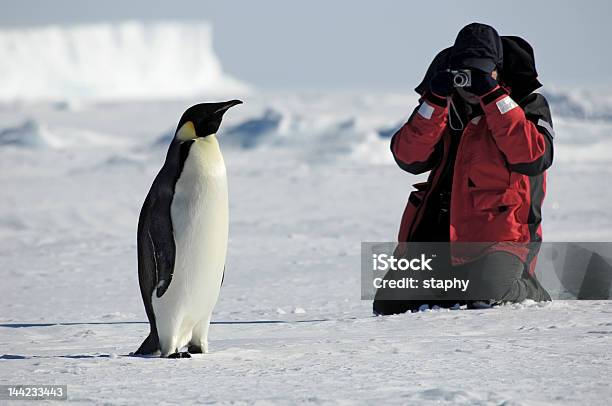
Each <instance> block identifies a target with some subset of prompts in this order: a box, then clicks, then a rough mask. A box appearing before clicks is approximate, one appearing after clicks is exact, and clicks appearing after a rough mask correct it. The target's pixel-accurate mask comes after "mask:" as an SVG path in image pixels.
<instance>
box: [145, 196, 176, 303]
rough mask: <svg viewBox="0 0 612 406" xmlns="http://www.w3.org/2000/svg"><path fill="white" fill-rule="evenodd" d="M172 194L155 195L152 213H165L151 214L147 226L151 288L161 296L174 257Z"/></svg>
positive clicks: (167, 281)
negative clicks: (152, 274)
mask: <svg viewBox="0 0 612 406" xmlns="http://www.w3.org/2000/svg"><path fill="white" fill-rule="evenodd" d="M171 204H172V196H166V195H165V194H164V195H162V196H157V198H155V199H154V201H153V204H152V206H153V207H152V213H165V214H164V215H153V216H151V218H150V221H149V223H148V227H147V230H146V232H147V237H148V240H149V244H150V247H151V253H152V255H153V267H154V272H155V276H154V281H155V284H154V286H153V289H155V290H156V293H155V294H156V296H157V297H162V296H163V295H164V293H166V291H167V290H168V288H169V287H170V282H172V276H173V274H174V260H175V257H176V245H175V242H174V232H173V229H172V219H171V217H170V205H171Z"/></svg>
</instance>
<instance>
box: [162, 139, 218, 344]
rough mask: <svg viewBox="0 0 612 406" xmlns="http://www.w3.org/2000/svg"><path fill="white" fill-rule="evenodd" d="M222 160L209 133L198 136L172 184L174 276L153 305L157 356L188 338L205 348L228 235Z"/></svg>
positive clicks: (183, 342)
mask: <svg viewBox="0 0 612 406" xmlns="http://www.w3.org/2000/svg"><path fill="white" fill-rule="evenodd" d="M228 211H229V209H228V192H227V177H226V171H225V163H224V161H223V156H222V155H221V150H220V149H219V144H218V142H217V139H216V138H215V136H214V135H210V136H207V137H204V138H197V139H196V140H195V141H194V143H193V145H191V148H190V150H189V155H188V156H187V159H186V160H185V163H184V166H183V171H182V172H181V175H180V177H179V180H178V181H177V183H176V186H175V191H174V198H173V200H172V205H171V208H170V212H171V213H170V214H171V217H172V228H173V231H174V241H175V245H176V256H175V262H174V275H173V277H172V282H171V283H170V286H169V288H168V290H167V291H166V293H165V294H164V295H163V296H162V297H161V298H158V297H156V295H155V293H153V298H152V304H153V310H154V313H155V320H156V324H157V331H158V335H159V342H160V347H161V353H162V355H164V356H165V355H168V354H171V353H174V352H175V351H177V350H180V349H181V348H182V347H184V346H185V345H187V344H188V343H190V342H192V343H194V344H196V345H200V346H201V348H202V349H203V350H204V352H206V350H207V340H208V327H209V324H210V317H211V314H212V311H213V308H214V306H215V304H216V302H217V298H218V296H219V290H220V288H221V281H222V278H223V271H224V268H225V259H226V252H227V238H228V225H229V215H228Z"/></svg>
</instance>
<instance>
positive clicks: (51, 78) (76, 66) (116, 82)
mask: <svg viewBox="0 0 612 406" xmlns="http://www.w3.org/2000/svg"><path fill="white" fill-rule="evenodd" d="M0 60H2V64H0V100H9V101H10V100H40V99H43V100H60V101H64V100H68V101H70V100H73V99H76V100H79V99H97V100H99V99H106V100H110V99H113V100H117V99H125V98H127V99H148V98H152V97H157V98H160V97H179V98H184V97H188V96H192V95H204V94H206V95H208V96H209V97H210V96H212V95H220V94H235V93H244V92H246V91H247V90H248V87H247V86H246V85H245V84H244V83H242V82H240V81H238V80H236V79H234V78H232V77H231V76H229V75H227V74H226V73H224V72H223V69H222V67H221V63H220V62H219V59H218V58H217V56H216V55H215V53H214V51H213V48H212V30H211V27H210V25H208V24H207V23H205V22H197V21H194V22H172V21H167V22H148V23H143V22H137V21H127V22H121V23H96V24H83V25H76V26H72V27H66V26H46V27H36V28H29V29H24V28H15V29H7V28H5V29H2V30H0Z"/></svg>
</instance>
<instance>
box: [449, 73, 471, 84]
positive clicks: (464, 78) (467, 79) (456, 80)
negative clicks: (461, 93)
mask: <svg viewBox="0 0 612 406" xmlns="http://www.w3.org/2000/svg"><path fill="white" fill-rule="evenodd" d="M449 72H450V73H451V74H452V75H453V86H454V87H470V86H471V85H472V71H470V70H469V69H457V70H449Z"/></svg>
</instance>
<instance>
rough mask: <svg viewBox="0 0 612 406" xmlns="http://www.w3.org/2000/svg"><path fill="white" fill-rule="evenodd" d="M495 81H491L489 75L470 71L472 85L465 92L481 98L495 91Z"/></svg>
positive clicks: (478, 71) (491, 78)
mask: <svg viewBox="0 0 612 406" xmlns="http://www.w3.org/2000/svg"><path fill="white" fill-rule="evenodd" d="M497 84H498V83H497V80H495V79H493V76H491V74H490V73H486V72H483V71H481V70H477V69H473V70H472V83H471V85H470V86H469V87H466V88H465V90H466V91H468V92H470V93H473V94H475V95H476V96H479V97H482V96H484V95H485V94H487V93H489V92H490V91H491V90H493V89H495V87H496V86H497Z"/></svg>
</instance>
